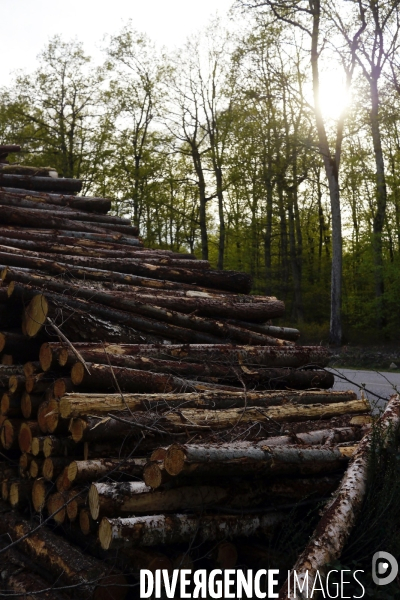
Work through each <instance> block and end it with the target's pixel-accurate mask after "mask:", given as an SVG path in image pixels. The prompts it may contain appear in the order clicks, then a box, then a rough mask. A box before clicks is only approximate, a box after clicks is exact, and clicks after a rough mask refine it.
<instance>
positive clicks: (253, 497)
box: [88, 474, 340, 520]
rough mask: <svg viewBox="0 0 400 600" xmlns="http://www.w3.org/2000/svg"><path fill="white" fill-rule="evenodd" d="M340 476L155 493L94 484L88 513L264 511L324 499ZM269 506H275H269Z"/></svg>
mask: <svg viewBox="0 0 400 600" xmlns="http://www.w3.org/2000/svg"><path fill="white" fill-rule="evenodd" d="M339 482H340V474H339V475H330V476H324V477H310V478H296V479H293V480H291V479H282V478H280V479H276V480H275V481H274V480H272V481H266V480H251V481H245V480H241V481H240V485H238V484H237V481H236V482H235V483H233V484H232V483H231V481H229V480H228V481H227V480H225V481H219V482H214V483H212V484H210V483H207V482H206V481H203V480H202V479H201V478H199V479H198V480H196V484H195V485H188V481H186V483H185V482H184V481H181V482H180V484H177V485H176V486H175V485H173V486H172V485H168V486H164V488H163V489H161V490H154V489H151V488H150V487H149V486H147V485H146V484H145V483H142V482H128V483H124V482H123V483H121V482H118V483H106V482H105V483H99V482H96V483H92V485H91V487H90V490H89V496H88V501H89V509H90V514H91V516H92V518H93V519H94V520H98V519H99V518H102V517H103V516H108V517H115V516H128V515H132V514H140V513H142V514H149V513H152V512H171V511H177V510H192V511H196V512H197V511H200V512H201V511H203V510H208V509H211V508H212V507H221V506H224V508H225V509H226V510H227V509H228V508H234V509H248V508H249V507H257V506H259V505H260V504H262V505H263V506H264V507H265V506H266V505H268V504H270V503H271V501H272V502H276V501H277V500H279V499H282V498H284V497H285V498H292V499H296V500H300V499H302V498H304V497H306V496H307V497H309V496H313V497H315V498H317V497H321V496H324V495H326V494H328V493H330V492H332V491H334V489H336V487H337V485H338V483H339ZM270 506H272V505H271V504H270Z"/></svg>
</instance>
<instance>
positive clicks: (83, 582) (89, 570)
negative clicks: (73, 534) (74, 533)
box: [0, 511, 128, 600]
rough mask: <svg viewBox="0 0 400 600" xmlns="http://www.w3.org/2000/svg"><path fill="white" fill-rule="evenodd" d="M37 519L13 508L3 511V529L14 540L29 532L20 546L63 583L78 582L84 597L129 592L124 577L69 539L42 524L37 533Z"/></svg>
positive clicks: (104, 598) (117, 599)
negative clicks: (16, 511)
mask: <svg viewBox="0 0 400 600" xmlns="http://www.w3.org/2000/svg"><path fill="white" fill-rule="evenodd" d="M35 525H36V524H34V523H30V522H28V521H25V520H22V519H21V518H20V517H19V516H18V515H17V514H14V513H13V512H11V511H10V512H8V513H3V515H2V519H1V520H0V529H1V531H2V533H7V534H9V535H10V537H11V539H12V540H13V541H15V540H18V539H20V538H22V537H23V536H24V535H26V534H29V533H30V535H27V537H25V539H23V540H21V542H20V543H19V547H20V548H21V550H22V551H23V552H26V553H27V554H28V556H30V557H31V558H32V559H33V560H34V561H35V562H36V563H38V564H39V565H41V566H44V567H45V568H46V569H48V570H50V571H51V572H52V574H53V576H54V578H55V579H57V580H58V582H59V583H60V584H64V585H70V586H79V588H78V589H79V597H80V598H82V600H84V599H85V600H86V599H87V600H89V598H90V599H91V600H110V599H113V600H123V599H124V598H125V597H126V594H127V592H128V587H127V582H126V579H125V577H124V576H123V575H122V574H121V573H119V572H118V571H116V570H113V572H111V573H110V571H109V570H108V568H107V566H106V565H105V564H104V563H102V562H101V561H99V560H97V559H95V558H92V557H91V556H88V555H87V554H83V553H82V552H81V551H80V550H78V549H77V548H76V547H74V546H71V545H70V544H69V543H68V542H67V541H66V540H64V539H62V538H61V537H59V536H57V535H55V534H54V533H52V532H51V531H50V530H49V529H47V528H46V527H41V528H40V529H38V530H37V531H35V532H34V533H32V530H34V529H35Z"/></svg>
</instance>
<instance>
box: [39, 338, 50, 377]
mask: <svg viewBox="0 0 400 600" xmlns="http://www.w3.org/2000/svg"><path fill="white" fill-rule="evenodd" d="M52 361H53V350H52V349H51V346H50V345H49V344H48V343H47V342H46V343H45V344H42V345H41V347H40V351H39V362H40V366H41V367H42V369H43V371H48V370H49V369H50V367H51V364H52Z"/></svg>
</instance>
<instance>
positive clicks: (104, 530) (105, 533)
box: [99, 517, 113, 550]
mask: <svg viewBox="0 0 400 600" xmlns="http://www.w3.org/2000/svg"><path fill="white" fill-rule="evenodd" d="M112 527H113V526H112V523H111V522H110V521H109V519H107V517H104V518H103V519H102V520H101V521H100V525H99V541H100V545H101V547H102V548H103V550H108V549H109V548H110V546H111V542H112Z"/></svg>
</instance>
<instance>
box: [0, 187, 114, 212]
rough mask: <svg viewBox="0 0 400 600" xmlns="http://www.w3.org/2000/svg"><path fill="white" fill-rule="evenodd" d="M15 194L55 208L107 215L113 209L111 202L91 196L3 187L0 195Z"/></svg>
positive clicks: (0, 189)
mask: <svg viewBox="0 0 400 600" xmlns="http://www.w3.org/2000/svg"><path fill="white" fill-rule="evenodd" d="M3 193H4V194H14V195H16V196H19V197H20V198H27V199H28V200H34V201H35V202H37V203H42V204H49V205H55V206H70V207H71V208H73V209H76V210H85V211H87V212H96V213H102V214H106V213H108V211H109V210H110V209H111V200H110V199H108V198H97V197H90V196H72V195H68V194H64V195H63V194H51V193H50V194H48V193H46V192H37V191H29V192H27V191H25V190H22V189H18V188H7V187H4V186H3V187H1V188H0V194H3Z"/></svg>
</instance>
